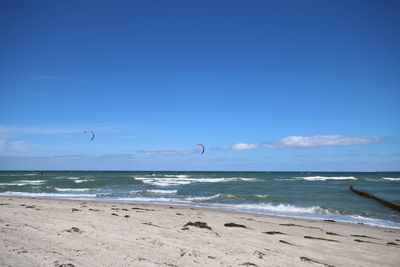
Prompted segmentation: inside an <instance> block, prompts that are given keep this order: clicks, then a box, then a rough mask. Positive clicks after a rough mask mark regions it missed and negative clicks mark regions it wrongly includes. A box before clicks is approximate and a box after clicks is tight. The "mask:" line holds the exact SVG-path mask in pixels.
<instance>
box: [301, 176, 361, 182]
mask: <svg viewBox="0 0 400 267" xmlns="http://www.w3.org/2000/svg"><path fill="white" fill-rule="evenodd" d="M294 178H296V179H302V180H307V181H326V180H357V178H356V177H353V176H333V177H329V176H328V177H327V176H306V177H294Z"/></svg>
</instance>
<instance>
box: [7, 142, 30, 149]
mask: <svg viewBox="0 0 400 267" xmlns="http://www.w3.org/2000/svg"><path fill="white" fill-rule="evenodd" d="M26 144H27V142H25V141H14V142H10V143H9V145H10V147H11V149H12V150H16V151H27V146H26Z"/></svg>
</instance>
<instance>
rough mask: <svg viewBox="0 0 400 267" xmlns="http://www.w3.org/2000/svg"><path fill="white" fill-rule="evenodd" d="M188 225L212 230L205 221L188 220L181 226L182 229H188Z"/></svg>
mask: <svg viewBox="0 0 400 267" xmlns="http://www.w3.org/2000/svg"><path fill="white" fill-rule="evenodd" d="M188 226H194V227H198V228H205V229H208V230H211V231H212V229H211V227H210V226H208V225H207V223H205V222H188V223H186V224H185V225H184V226H183V228H182V230H187V229H189V227H188Z"/></svg>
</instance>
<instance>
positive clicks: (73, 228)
mask: <svg viewBox="0 0 400 267" xmlns="http://www.w3.org/2000/svg"><path fill="white" fill-rule="evenodd" d="M65 231H66V232H69V233H79V234H82V233H83V231H82V230H81V229H79V228H78V227H72V228H71V229H68V230H65Z"/></svg>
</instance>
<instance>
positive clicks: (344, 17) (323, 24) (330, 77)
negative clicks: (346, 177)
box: [0, 0, 400, 171]
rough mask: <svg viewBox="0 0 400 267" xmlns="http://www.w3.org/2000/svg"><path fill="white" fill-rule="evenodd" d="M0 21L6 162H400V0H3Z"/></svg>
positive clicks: (74, 165)
mask: <svg viewBox="0 0 400 267" xmlns="http://www.w3.org/2000/svg"><path fill="white" fill-rule="evenodd" d="M0 36H2V37H1V39H2V40H1V42H0V58H1V60H0V169H53V170H74V169H76V170H232V171H236V170H248V171H257V170H261V171H278V170H282V171H285V170H288V171H296V170H307V171H384V170H387V171H393V170H400V123H399V122H400V107H399V106H400V105H399V103H400V75H399V73H400V49H399V47H400V3H399V2H398V1H388V0H384V1H353V0H350V1H319V0H318V1H317V0H307V1H139V0H138V1H134V0H133V1H10V0H4V1H1V3H0ZM88 129H90V130H93V131H95V133H96V137H95V139H94V140H93V141H92V142H90V141H89V140H90V135H88V134H84V133H83V131H84V130H88ZM198 143H203V144H204V145H205V146H206V153H205V154H204V155H200V147H199V146H196V144H198Z"/></svg>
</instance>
